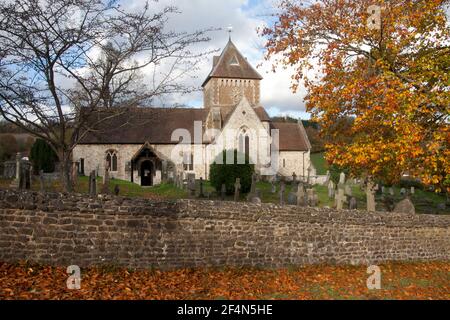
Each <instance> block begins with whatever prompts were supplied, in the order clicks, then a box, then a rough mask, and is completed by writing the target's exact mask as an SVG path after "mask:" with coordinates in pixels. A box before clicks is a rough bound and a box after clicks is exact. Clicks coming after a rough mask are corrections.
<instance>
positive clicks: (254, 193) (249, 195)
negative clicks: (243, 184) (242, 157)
mask: <svg viewBox="0 0 450 320" xmlns="http://www.w3.org/2000/svg"><path fill="white" fill-rule="evenodd" d="M256 180H257V176H256V173H253V174H252V185H251V186H250V193H249V194H248V195H247V201H251V200H252V198H253V197H254V196H256Z"/></svg>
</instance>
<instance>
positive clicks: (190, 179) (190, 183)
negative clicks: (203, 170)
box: [187, 173, 195, 197]
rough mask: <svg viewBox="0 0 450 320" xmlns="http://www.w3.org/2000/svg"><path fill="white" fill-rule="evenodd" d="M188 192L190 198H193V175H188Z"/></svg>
mask: <svg viewBox="0 0 450 320" xmlns="http://www.w3.org/2000/svg"><path fill="white" fill-rule="evenodd" d="M187 178H188V190H189V195H190V196H191V197H195V173H188V177H187Z"/></svg>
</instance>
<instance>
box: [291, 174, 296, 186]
mask: <svg viewBox="0 0 450 320" xmlns="http://www.w3.org/2000/svg"><path fill="white" fill-rule="evenodd" d="M296 182H297V175H296V174H295V172H294V173H293V174H292V183H293V185H294V184H295V183H296Z"/></svg>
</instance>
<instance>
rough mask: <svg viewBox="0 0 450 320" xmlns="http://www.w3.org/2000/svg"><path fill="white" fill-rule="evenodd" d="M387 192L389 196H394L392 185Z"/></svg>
mask: <svg viewBox="0 0 450 320" xmlns="http://www.w3.org/2000/svg"><path fill="white" fill-rule="evenodd" d="M389 194H390V195H391V196H394V195H395V192H394V188H392V187H390V188H389Z"/></svg>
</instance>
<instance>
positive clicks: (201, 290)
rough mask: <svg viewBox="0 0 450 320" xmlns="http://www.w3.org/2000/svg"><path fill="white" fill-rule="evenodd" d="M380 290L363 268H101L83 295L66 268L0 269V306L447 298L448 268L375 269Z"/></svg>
mask: <svg viewBox="0 0 450 320" xmlns="http://www.w3.org/2000/svg"><path fill="white" fill-rule="evenodd" d="M380 268H381V272H382V277H381V290H368V289H367V286H366V281H367V278H368V276H369V275H368V274H367V273H366V272H367V268H366V267H364V266H307V267H301V268H290V269H281V270H259V269H236V268H227V269H222V270H220V269H196V270H188V269H184V270H177V271H166V272H163V271H155V270H141V271H132V270H129V269H124V268H113V267H102V268H89V269H82V270H81V273H82V274H81V278H82V280H81V290H69V289H67V287H66V280H67V277H68V275H67V274H66V268H64V267H49V266H37V265H29V264H26V263H21V264H17V265H11V264H6V263H0V299H151V300H153V299H208V300H212V299H449V298H450V263H448V262H447V263H415V264H400V263H393V264H386V265H381V266H380Z"/></svg>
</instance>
